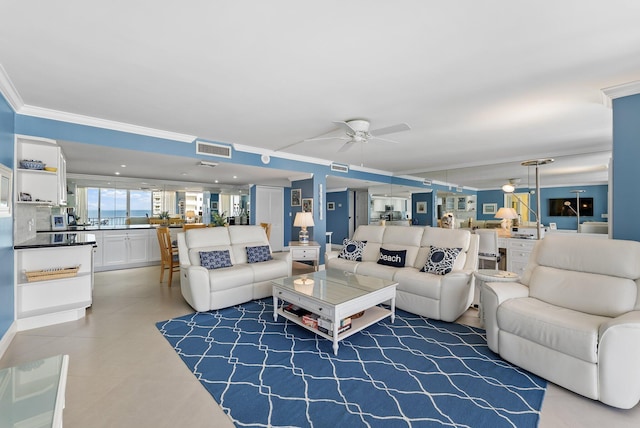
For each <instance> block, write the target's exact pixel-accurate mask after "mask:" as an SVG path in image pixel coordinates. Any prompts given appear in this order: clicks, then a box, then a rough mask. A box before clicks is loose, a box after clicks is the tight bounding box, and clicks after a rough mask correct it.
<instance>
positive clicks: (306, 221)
mask: <svg viewBox="0 0 640 428" xmlns="http://www.w3.org/2000/svg"><path fill="white" fill-rule="evenodd" d="M293 225H294V226H295V227H309V226H314V223H313V213H309V212H299V213H296V218H295V220H293Z"/></svg>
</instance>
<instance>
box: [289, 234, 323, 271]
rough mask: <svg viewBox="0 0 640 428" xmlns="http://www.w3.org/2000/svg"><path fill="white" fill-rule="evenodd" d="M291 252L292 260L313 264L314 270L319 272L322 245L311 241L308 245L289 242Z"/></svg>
mask: <svg viewBox="0 0 640 428" xmlns="http://www.w3.org/2000/svg"><path fill="white" fill-rule="evenodd" d="M289 252H290V253H291V260H292V261H296V262H305V261H306V262H308V261H311V262H313V269H314V270H315V271H316V272H317V271H318V265H319V264H320V244H318V243H317V242H316V241H309V243H308V244H301V243H300V242H298V241H289Z"/></svg>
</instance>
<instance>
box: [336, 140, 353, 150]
mask: <svg viewBox="0 0 640 428" xmlns="http://www.w3.org/2000/svg"><path fill="white" fill-rule="evenodd" d="M353 145H354V144H353V141H351V140H349V141H347V142H346V143H344V144H343V145H342V147H340V149H339V150H338V152H346V151H347V150H349V149H350V148H351V147H353Z"/></svg>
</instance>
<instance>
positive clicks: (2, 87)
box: [0, 64, 24, 112]
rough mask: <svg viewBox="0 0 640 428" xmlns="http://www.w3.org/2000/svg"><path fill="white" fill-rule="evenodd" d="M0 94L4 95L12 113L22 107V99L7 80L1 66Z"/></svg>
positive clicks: (8, 79)
mask: <svg viewBox="0 0 640 428" xmlns="http://www.w3.org/2000/svg"><path fill="white" fill-rule="evenodd" d="M0 93H2V95H4V97H5V99H6V100H7V102H8V103H9V105H10V106H11V108H13V111H14V112H17V111H18V110H20V109H21V108H22V107H23V106H24V101H22V97H21V96H20V94H19V93H18V91H17V90H16V87H15V86H13V82H12V81H11V79H10V78H9V75H8V74H7V71H6V70H5V69H4V67H3V66H2V64H0Z"/></svg>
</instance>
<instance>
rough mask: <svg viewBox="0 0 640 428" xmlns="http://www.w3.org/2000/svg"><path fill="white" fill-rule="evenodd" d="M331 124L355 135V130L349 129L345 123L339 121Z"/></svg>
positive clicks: (349, 126)
mask: <svg viewBox="0 0 640 428" xmlns="http://www.w3.org/2000/svg"><path fill="white" fill-rule="evenodd" d="M333 123H335V124H336V125H338V126H340V127H341V128H343V129H344V130H345V131H346V132H348V133H351V134H355V133H356V130H355V129H353V128H352V127H351V125H349V124H348V123H347V122H343V121H341V120H334V121H333Z"/></svg>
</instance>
